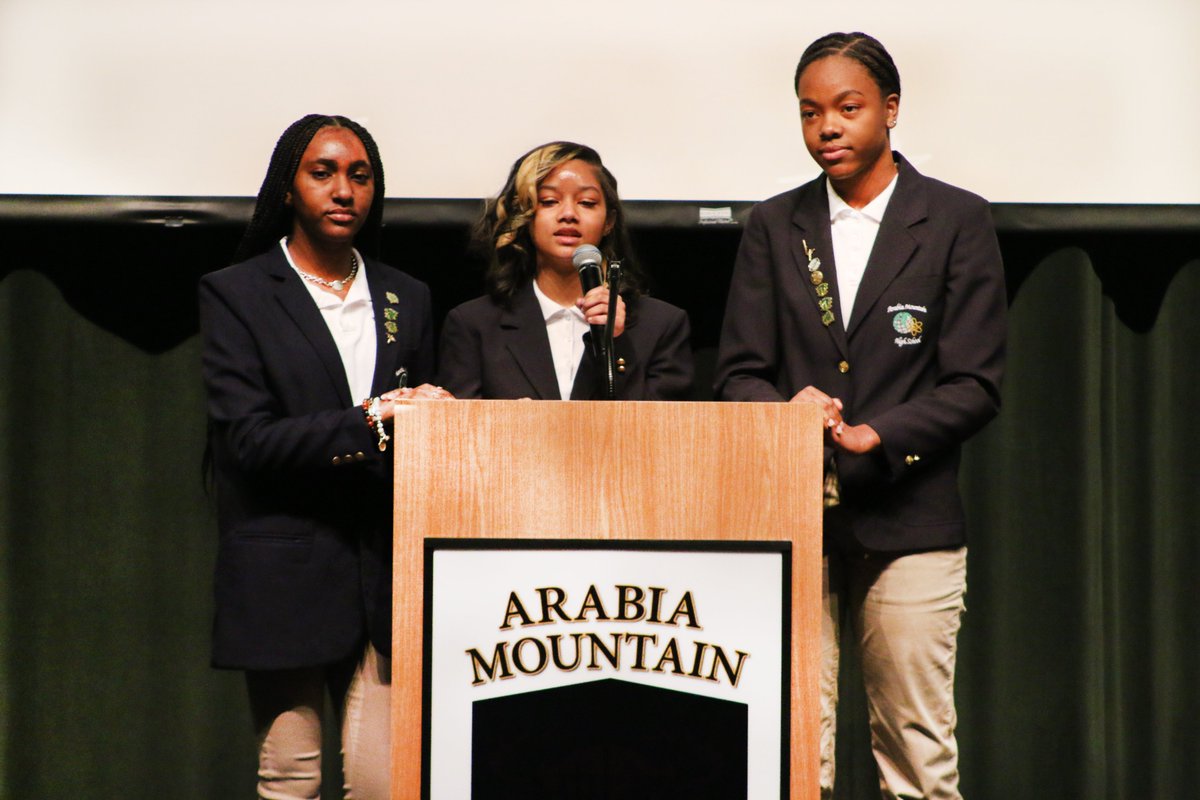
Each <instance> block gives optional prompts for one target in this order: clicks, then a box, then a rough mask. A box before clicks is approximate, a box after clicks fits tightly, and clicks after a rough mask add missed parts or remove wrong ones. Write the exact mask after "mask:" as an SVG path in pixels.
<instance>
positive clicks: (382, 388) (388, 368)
mask: <svg viewBox="0 0 1200 800" xmlns="http://www.w3.org/2000/svg"><path fill="white" fill-rule="evenodd" d="M363 260H364V261H365V260H366V259H365V258H364V259H363ZM367 290H368V291H369V292H370V294H371V308H372V311H373V312H374V314H375V375H374V376H373V377H372V379H371V396H372V397H377V396H378V395H381V394H383V393H384V392H388V391H391V390H392V389H395V388H396V386H397V380H398V378H399V376H398V375H396V362H395V359H396V354H397V353H398V352H400V348H399V345H398V344H397V343H396V342H394V341H393V342H388V340H387V336H388V332H387V328H386V327H385V325H386V324H387V321H388V319H387V310H388V309H392V310H394V311H397V312H398V311H399V310H400V309H399V308H398V306H397V304H395V303H389V302H388V299H387V293H388V287H387V286H386V285H385V284H384V282H383V269H382V268H377V267H376V265H375V264H374V263H368V264H367ZM389 344H390V345H391V346H390V347H389V346H388V345H389Z"/></svg>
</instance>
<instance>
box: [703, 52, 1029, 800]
mask: <svg viewBox="0 0 1200 800" xmlns="http://www.w3.org/2000/svg"><path fill="white" fill-rule="evenodd" d="M795 88H796V92H797V95H798V99H799V101H800V118H801V126H802V129H803V133H804V142H805V145H806V146H807V148H808V151H809V153H810V154H811V155H812V157H813V159H814V160H815V161H816V162H817V164H818V165H819V166H820V167H821V170H822V172H823V174H822V176H821V177H819V178H818V179H816V180H814V181H812V182H811V183H807V184H805V185H803V186H801V187H799V188H797V189H793V190H791V191H789V192H785V193H784V194H781V195H779V196H777V197H774V198H771V199H770V200H767V201H765V202H764V203H762V204H760V205H759V206H757V207H756V208H755V210H754V211H753V213H752V214H751V217H750V219H749V221H748V223H747V225H746V230H745V233H744V234H743V237H742V243H741V247H740V249H739V252H738V257H737V263H736V267H735V270H734V276H733V282H732V285H731V287H730V293H729V301H728V305H727V308H726V312H725V322H724V327H723V330H722V335H721V344H720V348H719V352H718V359H717V369H716V386H715V389H716V392H717V395H718V397H719V398H721V399H724V400H763V401H792V402H809V403H815V404H817V405H819V406H820V407H821V408H822V409H823V410H824V413H825V425H826V428H825V430H826V447H825V457H826V513H825V550H826V559H825V561H826V569H827V581H826V607H825V612H826V613H825V618H824V625H823V639H824V651H823V670H822V695H823V697H822V728H821V752H822V769H821V782H822V787H823V789H824V790H825V791H828V792H830V793H832V789H833V777H834V763H833V754H834V730H835V726H836V723H835V712H836V703H837V665H838V656H839V634H840V631H841V628H842V627H843V625H844V624H846V623H849V628H848V631H847V633H848V636H850V637H851V642H852V645H851V646H854V647H856V648H858V649H859V651H860V653H861V658H862V664H863V676H864V679H865V683H866V689H867V698H868V708H869V713H870V719H871V733H872V736H871V740H872V747H873V749H874V752H875V756H876V763H877V765H878V768H879V779H880V786H881V790H882V792H883V794H884V796H886V797H930V798H932V797H937V798H957V797H959V793H958V751H957V744H956V740H955V721H956V717H955V710H954V663H955V652H956V646H957V634H958V629H959V620H960V616H961V614H962V611H963V607H964V606H963V597H964V594H965V592H966V534H965V530H964V521H963V509H962V503H961V501H960V498H959V493H958V487H957V476H958V463H959V450H960V446H961V445H962V443H963V442H964V441H965V440H966V439H967V438H968V437H970V436H971V435H972V434H974V433H975V432H976V431H978V430H979V429H980V428H981V427H983V425H984V424H985V423H986V422H987V421H988V420H990V419H991V418H992V417H993V416H995V414H996V413H997V410H998V408H999V405H1000V377H1001V372H1002V370H1003V361H1004V340H1005V308H1006V295H1005V288H1004V272H1003V267H1002V264H1001V260H1000V251H999V248H998V246H997V243H996V235H995V232H994V230H993V227H992V221H991V216H990V211H989V207H988V204H987V203H986V202H985V201H984V200H983V199H981V198H979V197H977V196H975V195H973V194H970V193H968V192H966V191H963V190H962V189H957V188H955V187H953V186H949V185H947V184H945V183H941V182H939V181H936V180H933V179H931V178H927V177H925V176H924V175H921V174H920V173H919V172H917V170H916V169H914V168H913V166H912V165H911V164H909V163H908V162H907V161H906V160H905V159H904V158H903V157H902V156H901V155H900V154H899V153H896V152H894V151H893V150H892V149H891V140H890V133H889V131H890V130H891V128H892V127H893V126H895V125H896V124H897V120H898V117H899V112H900V76H899V73H898V72H897V70H896V66H895V64H894V63H893V61H892V58H891V56H890V55H889V54H888V52H887V50H886V49H884V47H883V45H882V44H880V43H879V42H878V41H876V40H875V39H873V38H871V37H870V36H867V35H865V34H861V33H851V34H845V33H835V34H830V35H828V36H825V37H822V38H821V39H818V40H817V41H815V42H814V43H813V44H811V45H810V46H809V47H808V49H807V50H806V51H805V52H804V55H803V56H802V57H801V59H800V63H799V65H798V66H797V69H796V73H795Z"/></svg>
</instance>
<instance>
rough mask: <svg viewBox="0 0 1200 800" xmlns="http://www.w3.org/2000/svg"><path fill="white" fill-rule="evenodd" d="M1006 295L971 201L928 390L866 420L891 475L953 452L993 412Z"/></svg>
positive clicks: (981, 212) (986, 226)
mask: <svg viewBox="0 0 1200 800" xmlns="http://www.w3.org/2000/svg"><path fill="white" fill-rule="evenodd" d="M1007 307H1008V303H1007V292H1006V290H1005V286H1004V265H1003V261H1002V260H1001V256H1000V247H999V244H998V243H997V241H996V233H995V229H994V228H993V226H992V220H991V214H990V211H989V209H988V206H987V203H986V202H984V201H983V200H982V199H979V198H976V202H974V203H973V204H971V205H970V206H969V207H968V210H967V211H966V216H965V217H964V220H963V222H962V224H961V226H960V228H959V230H958V232H957V236H956V238H955V241H954V244H953V247H952V250H951V253H950V258H949V262H948V265H947V271H946V286H945V315H944V318H943V322H942V327H941V331H940V333H939V335H938V341H937V364H938V367H937V370H938V375H937V380H936V382H935V384H934V386H933V388H931V389H929V390H928V391H925V392H921V393H917V394H915V395H914V396H913V397H911V398H910V399H908V400H907V401H905V402H903V403H900V404H898V405H896V406H893V407H892V408H890V409H888V410H886V411H884V412H883V413H881V414H879V415H878V416H876V417H875V418H873V419H870V420H867V421H866V422H867V424H869V425H870V426H871V427H872V428H874V429H875V431H876V432H877V433H878V434H879V438H880V441H881V447H882V451H883V455H884V458H885V459H886V461H887V464H888V467H889V469H890V471H891V474H892V475H893V476H898V475H901V474H903V473H904V471H905V470H906V469H907V468H908V466H907V463H906V458H907V457H908V456H910V455H915V456H918V457H919V456H920V455H922V454H934V453H938V452H940V451H943V450H946V449H948V448H952V447H956V446H958V445H959V444H961V443H962V442H964V441H966V439H968V438H969V437H970V436H971V435H972V434H974V433H975V432H977V431H978V430H979V429H980V428H982V427H983V426H984V425H985V424H986V423H987V422H988V421H989V420H991V419H992V418H993V417H995V416H996V414H997V413H998V412H999V410H1000V379H1001V376H1002V374H1003V371H1004V356H1005V337H1006V330H1007V326H1006V320H1005V318H1006V313H1007Z"/></svg>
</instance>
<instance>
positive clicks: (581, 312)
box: [439, 141, 692, 400]
mask: <svg viewBox="0 0 1200 800" xmlns="http://www.w3.org/2000/svg"><path fill="white" fill-rule="evenodd" d="M475 240H476V245H477V246H479V247H480V248H483V249H485V250H486V252H487V253H488V262H489V266H488V270H487V274H486V278H485V283H486V287H487V295H486V296H484V297H479V298H476V299H475V300H472V301H470V302H467V303H464V304H463V305H461V306H459V307H458V308H455V309H454V310H453V311H451V312H450V314H449V315H448V316H447V318H446V324H445V326H444V328H443V332H442V340H441V372H440V373H439V380H440V381H441V383H442V384H443V385H444V386H445V387H446V388H447V389H448V390H450V391H451V392H452V393H453V394H454V395H455V396H456V397H462V398H472V397H475V398H480V397H482V398H522V397H529V398H535V399H545V400H559V399H562V400H568V399H573V400H583V399H593V398H595V399H598V397H599V392H598V391H597V385H596V380H595V376H596V375H597V374H598V370H599V365H597V364H595V363H593V356H592V354H591V349H590V348H589V347H588V339H587V337H589V336H590V335H591V333H590V326H596V325H604V324H605V323H606V322H607V318H608V305H609V300H608V289H607V287H606V286H604V285H601V286H599V287H596V288H595V289H592V290H591V291H589V292H587V293H586V294H585V293H584V292H583V290H582V286H581V284H580V280H579V273H578V272H577V270H576V269H575V266H574V264H573V263H572V256H573V255H574V253H575V251H576V250H577V249H578V248H579V247H580V246H582V245H594V246H595V247H597V248H599V250H600V252H601V254H602V255H603V257H604V260H605V263H606V264H607V263H608V262H609V261H614V260H620V262H621V270H622V286H621V297H620V298H619V299H618V300H617V304H616V308H617V313H616V318H615V319H614V321H613V327H614V333H615V336H616V338H615V340H614V349H615V355H616V358H617V365H618V366H617V375H616V393H617V398H618V399H627V400H665V399H681V398H683V397H686V396H687V395H688V393H689V392H690V390H691V383H692V357H691V348H690V345H689V342H688V339H689V327H688V320H687V314H686V313H684V311H683V310H682V309H679V308H676V307H675V306H672V305H669V304H667V303H664V302H662V301H661V300H656V299H653V298H650V297H646V296H645V295H644V293H643V279H642V274H641V272H640V271H639V270H638V266H637V264H636V262H635V260H634V259H633V257H632V252H631V248H630V244H629V236H628V233H627V231H626V227H625V213H624V210H623V208H622V206H621V200H620V197H619V196H618V194H617V179H616V178H615V177H614V176H613V174H612V172H610V171H609V170H608V168H607V167H605V166H604V163H603V162H602V161H601V159H600V154H599V153H597V152H596V151H595V150H593V149H592V148H590V147H587V146H586V145H581V144H576V143H574V142H561V141H560V142H550V143H548V144H544V145H541V146H539V147H536V148H534V149H533V150H530V151H529V152H528V153H526V154H524V155H523V156H521V157H520V158H518V159H517V160H516V162H515V163H514V164H513V166H512V169H511V170H510V171H509V174H508V179H507V180H506V181H505V183H504V186H503V187H502V188H501V190H500V192H499V194H497V195H496V196H495V197H494V198H492V199H490V200H488V202H487V204H486V205H485V207H484V212H483V216H482V218H481V219H480V221H479V223H478V225H477V226H476V232H475Z"/></svg>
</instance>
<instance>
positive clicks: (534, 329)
mask: <svg viewBox="0 0 1200 800" xmlns="http://www.w3.org/2000/svg"><path fill="white" fill-rule="evenodd" d="M500 330H501V331H502V335H503V336H504V337H505V348H506V349H507V350H508V353H509V355H511V356H512V359H513V361H514V362H515V363H516V365H517V369H519V370H520V372H521V374H522V375H524V376H525V380H527V381H528V382H529V385H530V386H531V387H532V388H533V390H534V394H535V399H537V400H562V399H563V397H562V396H561V394H560V393H559V390H558V377H557V376H556V375H555V374H554V356H553V355H552V354H551V353H550V339H549V338H548V337H547V336H546V320H545V319H544V318H543V317H542V309H541V306H539V305H538V301H537V297H536V296H535V295H534V294H533V284H527V285H525V286H524V287H522V288H521V289H518V290H517V293H516V295H515V296H514V297H513V301H512V308H509V309H505V310H504V311H502V312H501V314H500Z"/></svg>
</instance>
